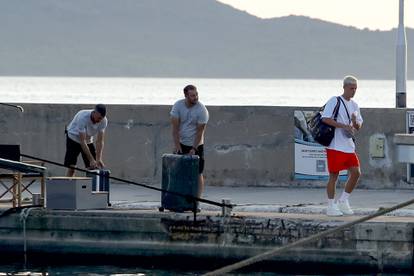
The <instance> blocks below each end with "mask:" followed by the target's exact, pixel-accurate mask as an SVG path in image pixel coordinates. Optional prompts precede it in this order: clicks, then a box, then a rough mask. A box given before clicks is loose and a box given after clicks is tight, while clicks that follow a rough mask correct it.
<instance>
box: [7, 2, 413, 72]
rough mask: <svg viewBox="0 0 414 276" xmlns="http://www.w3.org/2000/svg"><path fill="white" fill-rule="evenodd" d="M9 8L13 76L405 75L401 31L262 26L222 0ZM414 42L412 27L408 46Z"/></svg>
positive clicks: (302, 23)
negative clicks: (399, 67)
mask: <svg viewBox="0 0 414 276" xmlns="http://www.w3.org/2000/svg"><path fill="white" fill-rule="evenodd" d="M0 6H1V9H0V38H1V40H2V43H0V60H1V61H2V62H1V63H0V75H3V76H11V75H25V76H91V77H94V76H102V77H109V76H113V77H202V78H341V77H342V76H343V75H345V74H350V73H352V74H355V75H357V76H359V77H360V78H365V79H394V75H395V41H396V32H395V29H393V30H390V31H378V30H375V31H372V30H368V29H358V28H356V27H352V26H344V25H340V24H338V23H332V22H326V21H323V20H320V19H315V18H310V17H306V16H296V15H290V16H284V17H278V18H270V19H261V18H258V17H255V16H252V15H250V14H248V13H247V12H244V11H240V10H237V9H234V8H232V7H231V6H229V5H226V4H222V3H220V2H217V1H214V0H174V1H163V0H139V1H136V0H119V1H111V0H70V1H67V0H42V1H37V0H26V1H7V0H2V1H0ZM22 18H24V20H22ZM413 38H414V30H413V29H407V41H408V46H410V45H413V44H414V40H413ZM412 56H414V51H413V50H411V48H410V47H408V57H409V58H410V57H412ZM413 66H414V62H413V60H412V59H409V60H408V68H412V67H413ZM413 72H414V71H410V70H409V71H408V77H409V78H410V79H414V73H413Z"/></svg>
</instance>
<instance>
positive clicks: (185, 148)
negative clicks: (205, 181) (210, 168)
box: [180, 143, 205, 174]
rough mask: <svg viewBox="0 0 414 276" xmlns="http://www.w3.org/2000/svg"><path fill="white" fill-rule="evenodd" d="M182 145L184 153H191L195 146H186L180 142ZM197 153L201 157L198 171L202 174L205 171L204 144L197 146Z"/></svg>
mask: <svg viewBox="0 0 414 276" xmlns="http://www.w3.org/2000/svg"><path fill="white" fill-rule="evenodd" d="M180 145H181V149H182V150H183V154H187V153H189V152H190V150H191V149H192V148H193V147H191V146H186V145H183V144H181V143H180ZM196 155H198V157H200V163H199V165H198V172H199V173H200V174H202V173H203V171H204V163H205V161H204V145H199V146H198V147H197V150H196Z"/></svg>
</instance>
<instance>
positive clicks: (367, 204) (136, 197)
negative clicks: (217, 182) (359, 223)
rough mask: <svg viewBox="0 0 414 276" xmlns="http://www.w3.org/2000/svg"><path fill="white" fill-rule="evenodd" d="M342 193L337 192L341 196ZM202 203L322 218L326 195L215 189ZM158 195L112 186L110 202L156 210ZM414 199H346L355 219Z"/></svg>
mask: <svg viewBox="0 0 414 276" xmlns="http://www.w3.org/2000/svg"><path fill="white" fill-rule="evenodd" d="M341 193H342V190H339V189H338V190H337V195H340V194H341ZM202 197H203V198H204V199H208V200H211V201H216V202H221V201H222V199H225V198H226V199H230V200H231V203H232V204H236V205H237V206H236V207H234V208H233V211H235V212H258V213H259V212H260V213H266V212H271V213H272V212H273V213H297V214H325V211H326V202H327V199H326V192H325V189H318V188H270V187H216V186H206V188H205V191H204V194H203V196H202ZM160 198H161V196H160V192H158V191H152V190H148V189H145V188H141V187H139V186H135V185H124V184H117V185H112V186H111V194H110V199H111V202H112V205H113V208H114V209H118V208H119V209H142V210H148V209H158V207H160V206H161V202H160ZM412 199H414V190H363V189H356V190H354V191H353V193H352V194H351V197H350V199H349V201H350V205H351V207H352V208H353V210H354V212H355V215H367V214H370V213H373V212H375V211H377V210H378V209H379V208H388V207H391V206H393V205H397V204H399V203H402V202H405V201H408V200H412ZM200 208H201V210H202V211H203V210H205V211H216V210H221V209H220V207H217V206H213V205H208V204H205V203H201V205H200ZM389 215H392V216H409V217H414V205H410V206H408V207H405V208H403V209H400V210H396V211H394V212H392V213H390V214H389Z"/></svg>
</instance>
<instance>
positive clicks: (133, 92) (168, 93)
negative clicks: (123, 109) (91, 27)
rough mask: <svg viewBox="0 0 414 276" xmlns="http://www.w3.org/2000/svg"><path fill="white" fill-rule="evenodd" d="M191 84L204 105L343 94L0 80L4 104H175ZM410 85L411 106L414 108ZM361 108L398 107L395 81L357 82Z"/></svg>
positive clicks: (308, 88) (295, 85) (284, 86)
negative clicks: (396, 105) (396, 104)
mask: <svg viewBox="0 0 414 276" xmlns="http://www.w3.org/2000/svg"><path fill="white" fill-rule="evenodd" d="M187 84H194V85H195V86H197V89H198V93H199V99H200V101H201V102H202V103H204V104H205V105H211V106H213V105H218V106H321V105H323V104H325V102H326V101H327V100H328V99H329V98H330V97H332V96H335V95H339V94H341V93H342V80H341V79H337V80H334V79H329V80H327V79H208V78H112V77H111V78H108V77H99V78H98V77H94V78H91V77H0V102H3V103H64V104H95V103H105V104H136V105H171V104H173V103H174V102H175V101H176V100H177V99H180V98H182V97H183V92H182V89H183V87H184V86H186V85H187ZM410 91H414V81H412V80H411V81H407V107H409V108H413V107H414V95H412V94H410ZM354 100H355V101H356V102H357V103H358V104H359V106H360V107H369V108H378V107H381V108H384V107H385V108H393V107H395V81H393V80H364V79H361V80H359V83H358V90H357V93H356V95H355V97H354Z"/></svg>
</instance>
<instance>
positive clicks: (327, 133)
mask: <svg viewBox="0 0 414 276" xmlns="http://www.w3.org/2000/svg"><path fill="white" fill-rule="evenodd" d="M336 100H337V103H336V105H335V108H334V111H333V114H332V115H333V118H332V119H334V120H335V121H336V119H337V118H338V112H339V106H340V99H339V97H336ZM324 109H325V105H324V106H322V107H321V108H320V109H319V110H318V111H316V112H315V114H314V115H313V116H312V118H311V119H310V120H309V122H308V126H309V131H310V133H311V134H312V137H313V139H314V140H315V141H316V142H318V143H319V144H321V145H322V146H325V147H327V146H329V144H330V143H331V141H332V139H333V138H334V135H335V127H333V126H330V125H327V124H325V123H324V122H322V112H323V110H324Z"/></svg>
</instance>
